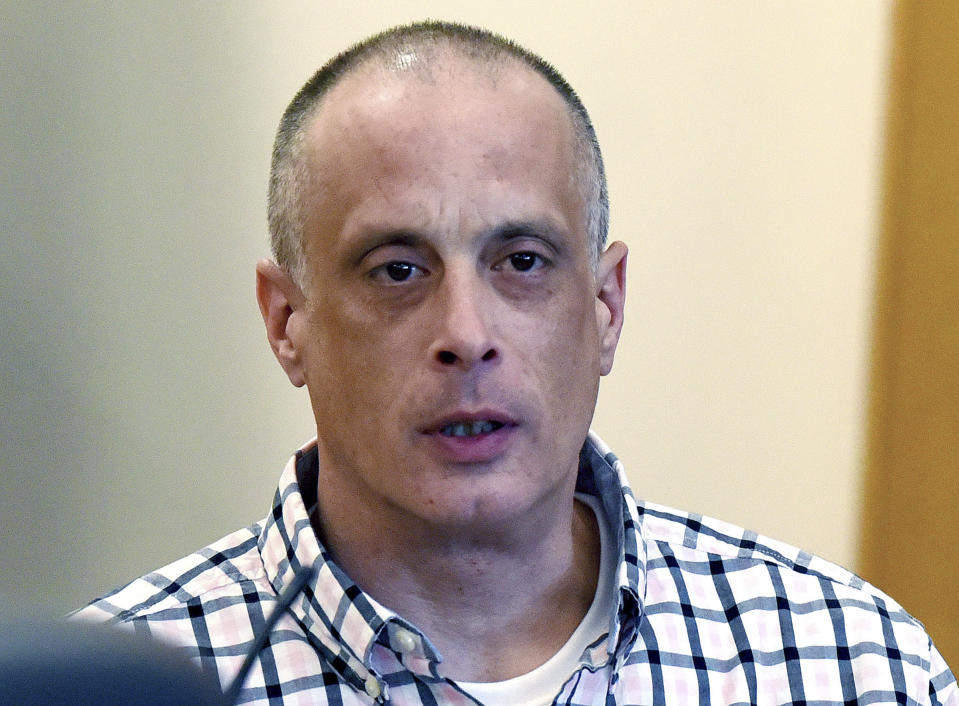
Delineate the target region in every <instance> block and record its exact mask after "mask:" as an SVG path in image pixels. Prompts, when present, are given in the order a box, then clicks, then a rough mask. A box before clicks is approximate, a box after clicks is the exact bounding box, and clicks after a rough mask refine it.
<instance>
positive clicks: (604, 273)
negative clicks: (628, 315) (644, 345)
mask: <svg viewBox="0 0 959 706" xmlns="http://www.w3.org/2000/svg"><path fill="white" fill-rule="evenodd" d="M628 254H629V251H628V249H627V248H626V244H625V243H622V242H619V241H617V242H615V243H612V244H611V245H610V246H609V247H608V248H606V251H605V252H604V253H603V254H602V255H600V258H599V262H598V263H597V265H596V326H597V331H598V333H599V344H600V359H599V360H600V374H601V375H608V374H609V372H610V370H612V369H613V358H614V357H615V355H616V346H617V344H618V343H619V335H620V333H621V332H622V330H623V316H624V311H625V309H624V308H625V305H626V256H627V255H628Z"/></svg>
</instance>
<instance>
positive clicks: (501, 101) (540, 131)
mask: <svg viewBox="0 0 959 706" xmlns="http://www.w3.org/2000/svg"><path fill="white" fill-rule="evenodd" d="M304 147H305V149H304V159H305V161H306V166H307V171H308V173H309V174H310V181H311V188H310V189H309V191H308V192H307V193H305V194H304V196H305V198H304V205H305V206H306V211H307V213H306V214H305V215H306V218H305V220H306V223H305V226H306V227H305V232H306V234H307V241H308V242H307V243H306V245H307V250H310V249H311V245H312V244H315V243H314V242H313V241H315V240H316V239H317V238H318V237H319V235H320V234H323V235H324V237H325V238H326V239H329V238H332V237H333V236H334V234H341V235H342V234H343V233H344V232H346V233H349V232H350V228H349V226H350V225H351V224H352V223H354V222H355V221H356V220H357V219H360V218H361V217H365V216H368V215H370V214H374V215H376V216H377V217H378V218H381V219H382V218H384V217H389V218H392V219H393V220H394V221H396V222H395V223H393V224H392V225H394V226H398V227H406V226H409V227H415V226H419V225H420V223H419V222H418V221H422V222H423V224H424V225H426V226H428V225H429V223H428V222H429V221H430V220H431V219H433V220H436V218H438V214H439V213H440V212H444V213H445V212H446V211H449V210H450V209H454V210H455V209H460V210H464V209H466V210H476V211H477V212H482V213H483V214H484V217H486V218H487V219H489V218H491V217H492V218H503V219H520V220H521V219H524V218H526V217H529V216H533V217H536V218H540V219H549V220H552V221H557V220H565V221H567V223H566V227H568V229H569V230H570V231H574V230H575V231H580V230H582V224H581V223H578V222H575V223H574V222H572V221H575V220H577V218H576V217H575V216H576V215H577V214H580V213H584V212H585V209H583V208H582V206H583V200H582V195H581V193H580V190H579V188H578V184H579V181H578V177H579V172H580V170H579V168H578V166H579V161H578V159H577V154H578V151H577V149H576V133H575V130H574V128H573V121H572V118H571V116H570V114H569V111H568V109H567V107H566V103H565V101H564V100H563V98H562V97H561V96H560V95H559V93H558V92H557V91H556V89H555V88H553V86H552V85H551V84H550V83H549V82H548V81H547V80H546V79H545V78H544V77H542V76H541V75H540V74H538V73H536V72H535V71H533V70H532V69H530V68H529V67H527V66H525V65H524V64H522V63H520V62H519V61H517V60H515V59H511V58H509V59H505V60H499V61H497V62H496V63H495V64H493V65H489V64H488V63H483V64H480V63H477V62H475V61H472V60H469V59H462V58H459V57H448V59H447V60H446V61H445V62H443V61H438V62H434V63H433V64H431V65H430V66H428V67H424V68H423V69H422V70H421V69H420V68H418V67H416V66H415V62H414V65H413V66H410V65H400V66H397V65H387V66H383V65H381V64H376V65H367V66H362V67H360V68H359V69H358V70H356V71H355V72H354V73H352V74H350V75H348V76H346V77H345V78H343V79H342V80H341V81H340V83H338V84H337V85H336V86H334V87H333V89H331V91H330V92H329V93H328V94H327V96H326V97H325V98H324V99H323V101H322V104H321V105H320V106H319V108H318V110H317V112H316V114H315V115H314V116H313V118H312V119H311V121H310V123H309V124H308V125H307V127H306V129H305V142H304ZM533 212H535V213H533ZM337 218H340V220H336V219H337ZM403 219H406V220H408V221H410V222H409V223H401V222H400V221H402V220H403ZM461 225H462V224H461ZM466 225H467V226H468V224H466ZM487 225H488V224H487ZM583 237H585V234H584V236H583Z"/></svg>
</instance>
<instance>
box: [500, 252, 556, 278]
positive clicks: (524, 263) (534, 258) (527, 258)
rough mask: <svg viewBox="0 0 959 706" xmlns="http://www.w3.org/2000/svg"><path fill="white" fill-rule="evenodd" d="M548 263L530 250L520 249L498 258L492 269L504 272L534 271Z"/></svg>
mask: <svg viewBox="0 0 959 706" xmlns="http://www.w3.org/2000/svg"><path fill="white" fill-rule="evenodd" d="M548 264H549V261H548V260H547V259H546V258H545V257H543V256H542V255H540V254H539V253H537V252H535V251H532V250H520V251H518V252H514V253H510V254H509V255H507V256H506V257H504V258H503V259H502V260H500V261H499V262H498V263H497V264H496V265H495V266H494V268H493V269H495V270H501V271H502V270H505V271H506V272H523V273H526V272H535V271H536V270H539V269H540V268H542V267H545V266H546V265H548Z"/></svg>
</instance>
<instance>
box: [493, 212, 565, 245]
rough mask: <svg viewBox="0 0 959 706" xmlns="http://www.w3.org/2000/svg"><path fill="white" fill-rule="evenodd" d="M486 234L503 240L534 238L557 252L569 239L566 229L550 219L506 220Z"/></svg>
mask: <svg viewBox="0 0 959 706" xmlns="http://www.w3.org/2000/svg"><path fill="white" fill-rule="evenodd" d="M485 235H486V236H487V237H489V236H492V237H493V238H496V239H498V240H501V241H503V242H509V241H510V240H515V239H516V238H534V239H536V240H539V241H542V242H544V243H546V245H548V246H549V247H551V248H552V249H553V250H554V251H556V252H557V253H558V252H561V251H562V250H563V249H564V248H565V246H566V243H567V241H568V235H567V233H566V230H565V229H563V228H561V227H559V225H558V224H557V223H554V222H553V221H552V220H550V219H542V220H531V221H506V222H504V223H500V224H498V225H495V226H493V227H492V228H490V229H489V231H488V232H487V233H485Z"/></svg>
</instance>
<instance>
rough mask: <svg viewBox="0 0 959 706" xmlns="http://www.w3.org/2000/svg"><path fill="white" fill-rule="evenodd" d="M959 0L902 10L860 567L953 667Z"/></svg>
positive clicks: (958, 536)
mask: <svg viewBox="0 0 959 706" xmlns="http://www.w3.org/2000/svg"><path fill="white" fill-rule="evenodd" d="M957 37H959V3H956V2H954V1H953V0H930V1H929V2H899V3H897V4H896V6H895V17H894V22H893V37H892V52H891V55H892V64H891V80H890V93H889V108H888V121H887V129H886V135H887V145H886V154H885V164H884V174H883V205H882V214H881V231H880V242H879V271H878V282H877V299H876V314H875V332H874V346H873V361H872V380H871V387H870V419H869V439H868V451H867V462H866V482H865V489H866V492H865V505H864V513H863V524H862V554H861V558H860V566H859V571H860V573H862V574H863V576H864V577H865V578H866V579H867V580H869V581H871V582H873V583H875V584H876V585H878V586H879V587H880V588H882V589H883V590H885V591H887V592H889V593H890V594H892V595H893V596H894V597H895V598H896V599H897V600H898V601H900V602H901V603H902V604H903V605H904V606H905V608H906V609H907V610H908V611H910V612H911V613H913V614H914V615H916V616H917V617H918V618H919V619H920V620H921V621H923V622H924V623H925V625H926V628H927V629H928V630H929V633H930V634H931V635H932V637H933V640H934V641H935V642H936V644H937V646H938V647H939V648H940V651H941V652H942V653H943V656H944V657H945V658H946V661H947V662H951V663H952V664H956V663H959V591H954V590H950V591H944V590H943V587H944V586H956V585H957V584H959V562H957V561H956V557H957V556H959V512H957V511H956V508H959V41H957V40H956V38H957Z"/></svg>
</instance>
